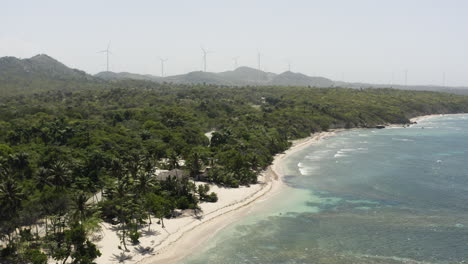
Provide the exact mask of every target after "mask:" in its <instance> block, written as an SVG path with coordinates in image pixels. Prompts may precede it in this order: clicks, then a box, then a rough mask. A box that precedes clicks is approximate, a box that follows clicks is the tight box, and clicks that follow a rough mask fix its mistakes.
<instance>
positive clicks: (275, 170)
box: [136, 130, 338, 264]
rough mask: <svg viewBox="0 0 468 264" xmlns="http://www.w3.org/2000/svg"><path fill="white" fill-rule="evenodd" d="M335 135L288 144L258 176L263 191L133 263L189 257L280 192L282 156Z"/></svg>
mask: <svg viewBox="0 0 468 264" xmlns="http://www.w3.org/2000/svg"><path fill="white" fill-rule="evenodd" d="M335 132H338V131H337V130H333V131H329V132H320V133H315V134H312V135H311V136H309V137H307V138H303V139H298V140H294V141H292V145H291V147H290V148H289V149H287V150H286V151H284V152H283V153H279V154H277V155H276V156H275V157H274V160H273V162H272V164H271V165H270V166H269V167H268V168H267V169H266V170H265V171H264V172H263V173H262V174H261V175H262V176H261V177H263V180H264V181H265V182H264V184H265V186H264V187H263V189H262V190H264V191H262V192H261V193H260V194H259V195H256V196H254V197H252V198H251V199H248V200H247V201H245V202H240V203H237V204H235V205H233V208H231V209H230V210H229V211H228V212H226V213H221V214H218V215H215V216H213V217H212V218H210V219H208V220H206V221H204V222H202V223H200V224H199V225H197V226H195V227H194V228H192V229H190V230H188V231H187V232H186V233H184V234H180V236H179V237H178V238H177V239H176V240H175V241H173V242H171V243H168V244H167V245H166V247H163V248H161V249H160V251H159V252H158V253H156V254H155V255H153V256H149V257H147V258H144V259H142V260H141V261H138V262H136V263H137V264H155V263H164V264H173V263H177V262H178V261H180V260H182V259H184V258H185V257H187V256H189V255H190V254H191V253H192V252H194V250H195V249H197V248H199V247H202V246H203V245H204V242H206V241H208V240H209V239H210V238H212V237H213V236H214V235H216V233H217V232H218V231H220V230H221V229H223V228H224V227H226V226H228V225H230V224H232V223H234V222H236V221H238V220H240V219H242V218H243V217H244V216H246V215H247V214H249V213H251V209H252V206H254V205H255V204H258V203H261V202H263V201H265V200H267V199H269V198H271V197H273V196H275V195H276V194H278V193H279V192H281V191H282V190H283V189H284V187H285V185H284V182H283V181H282V177H283V170H282V165H283V163H282V162H283V161H284V159H285V158H286V157H288V156H289V155H291V154H294V153H296V152H297V151H300V150H302V149H304V148H305V147H308V146H310V145H312V144H315V143H317V142H319V141H320V140H322V139H324V138H327V137H330V136H333V135H335ZM265 189H266V190H265ZM207 234H209V235H207Z"/></svg>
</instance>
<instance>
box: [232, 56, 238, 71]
mask: <svg viewBox="0 0 468 264" xmlns="http://www.w3.org/2000/svg"><path fill="white" fill-rule="evenodd" d="M232 60H233V61H234V70H235V69H237V61H238V60H239V56H237V57H234V58H232Z"/></svg>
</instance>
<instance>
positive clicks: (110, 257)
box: [96, 129, 341, 264]
mask: <svg viewBox="0 0 468 264" xmlns="http://www.w3.org/2000/svg"><path fill="white" fill-rule="evenodd" d="M338 131H341V129H340V130H331V131H328V132H319V133H315V134H311V136H309V137H306V138H303V139H298V140H294V141H292V145H291V147H290V148H289V149H287V150H286V151H284V152H283V153H279V154H277V155H276V156H275V157H274V160H273V162H272V164H271V165H270V166H269V167H267V169H265V170H264V171H263V172H262V173H261V174H260V175H259V178H258V179H259V183H258V184H252V185H251V186H250V187H240V188H235V189H233V188H221V187H217V186H216V185H210V187H211V190H210V191H214V192H216V193H217V194H218V197H219V200H218V202H216V203H202V204H201V205H200V207H201V208H202V210H203V213H202V214H199V215H198V216H193V215H188V216H187V215H185V216H183V217H177V218H171V219H165V221H164V224H165V226H166V228H165V229H162V228H161V227H160V225H158V224H156V222H157V221H158V220H157V219H153V220H154V221H153V224H152V225H151V232H152V233H150V232H149V234H148V235H146V236H145V235H143V236H142V238H141V239H140V242H141V243H140V244H139V245H136V246H128V248H129V249H130V251H129V252H124V251H122V250H120V249H118V246H119V245H120V243H119V238H118V236H117V232H116V230H115V227H113V226H111V225H109V224H103V230H102V231H101V235H102V238H101V240H99V241H98V242H97V245H98V248H99V249H100V250H101V253H102V256H101V257H99V258H98V259H96V263H97V264H104V263H121V262H124V263H131V264H153V263H165V264H170V263H177V262H178V261H180V260H181V259H183V258H185V257H187V256H188V255H190V254H191V253H192V252H194V250H195V249H196V248H198V247H201V246H203V245H204V242H206V241H207V240H209V239H210V238H211V237H213V236H214V235H215V234H216V233H217V232H218V231H220V230H221V229H223V228H224V227H226V226H227V225H230V224H232V223H234V222H236V221H238V220H240V219H242V218H243V217H244V216H246V215H247V214H249V213H250V212H251V210H252V207H253V205H255V204H258V203H260V202H263V201H265V200H267V199H269V198H271V197H272V196H275V195H276V194H278V193H279V192H281V191H282V190H283V189H284V187H285V185H284V183H283V181H282V177H283V170H282V165H283V161H284V159H285V158H286V157H288V156H289V155H291V154H294V153H296V152H297V151H300V150H302V149H304V148H305V147H308V146H310V145H312V144H315V143H317V142H319V141H321V140H322V139H324V138H327V137H330V136H333V135H335V133H336V132H338ZM145 229H148V227H143V228H142V230H141V231H142V232H143V233H144V231H143V230H145ZM207 234H209V235H207Z"/></svg>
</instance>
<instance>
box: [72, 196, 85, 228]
mask: <svg viewBox="0 0 468 264" xmlns="http://www.w3.org/2000/svg"><path fill="white" fill-rule="evenodd" d="M88 199H89V197H88V196H87V195H86V194H85V193H84V192H79V193H78V194H77V195H75V196H73V197H72V210H73V211H72V214H71V215H72V219H73V220H75V221H77V222H78V223H80V224H83V222H84V221H85V220H86V217H87V214H88V210H89V205H88V204H87V201H88Z"/></svg>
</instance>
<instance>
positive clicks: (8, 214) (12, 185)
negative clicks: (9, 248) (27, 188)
mask: <svg viewBox="0 0 468 264" xmlns="http://www.w3.org/2000/svg"><path fill="white" fill-rule="evenodd" d="M25 197H26V196H25V195H24V194H23V192H22V190H21V187H20V186H18V184H17V182H16V181H15V180H14V179H13V178H12V177H6V178H5V179H4V180H3V181H2V183H1V184H0V213H1V214H0V222H4V221H5V222H7V223H6V224H7V226H8V228H6V229H5V230H4V231H5V232H6V233H7V234H6V235H7V236H8V242H9V243H11V242H12V237H11V233H12V232H13V230H15V229H16V227H17V226H18V221H17V220H18V216H19V211H20V209H21V202H22V201H23V200H24V199H25Z"/></svg>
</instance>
